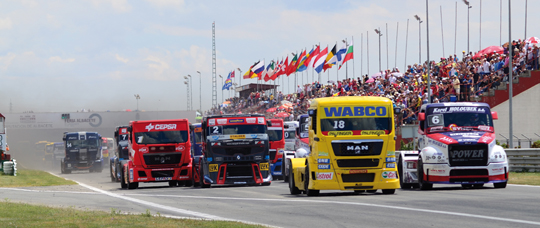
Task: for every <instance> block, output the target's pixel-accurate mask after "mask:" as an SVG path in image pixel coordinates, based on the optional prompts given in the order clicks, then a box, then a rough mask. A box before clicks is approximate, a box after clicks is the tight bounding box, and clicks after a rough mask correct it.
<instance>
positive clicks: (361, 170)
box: [349, 169, 368, 174]
mask: <svg viewBox="0 0 540 228" xmlns="http://www.w3.org/2000/svg"><path fill="white" fill-rule="evenodd" d="M367 172H368V171H367V169H353V170H349V174H357V173H367Z"/></svg>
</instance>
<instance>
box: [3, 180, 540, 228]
mask: <svg viewBox="0 0 540 228" xmlns="http://www.w3.org/2000/svg"><path fill="white" fill-rule="evenodd" d="M107 171H108V169H104V172H103V173H88V172H82V171H81V172H74V173H72V174H60V171H59V170H56V171H53V170H51V173H53V174H55V175H58V176H61V177H65V178H67V179H71V180H74V181H77V182H79V183H80V185H79V186H57V187H35V188H17V189H13V188H0V196H2V199H9V200H11V201H16V202H18V201H20V202H28V203H35V204H46V205H51V206H73V207H75V208H81V209H92V210H104V211H111V208H114V209H115V210H117V211H118V210H120V211H121V212H129V213H137V214H138V213H144V212H145V211H146V210H147V209H149V210H150V211H151V212H152V214H156V213H157V212H159V213H160V214H162V215H169V216H176V217H192V218H203V219H223V220H237V221H243V222H251V223H257V224H265V225H269V226H276V227H396V226H398V227H538V226H540V216H538V215H539V214H540V207H539V204H540V197H539V194H538V193H539V192H540V187H533V186H521V185H508V187H507V188H506V189H494V188H493V186H492V185H491V184H489V185H486V186H484V187H483V188H482V189H462V188H461V187H460V186H458V185H435V186H434V188H435V189H434V190H431V191H420V190H398V191H396V194H394V195H383V194H382V193H381V192H380V191H379V192H377V193H375V194H371V193H362V194H355V193H352V192H340V191H322V192H321V196H318V197H307V196H305V195H299V196H292V195H290V194H289V189H288V184H287V183H285V182H283V181H274V182H272V185H270V186H220V187H212V188H210V189H199V188H195V187H168V185H167V183H166V182H163V183H141V184H140V185H139V188H138V189H135V190H122V189H120V184H119V183H113V182H111V181H110V177H109V174H108V172H107Z"/></svg>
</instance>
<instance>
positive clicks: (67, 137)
mask: <svg viewBox="0 0 540 228" xmlns="http://www.w3.org/2000/svg"><path fill="white" fill-rule="evenodd" d="M62 140H63V141H64V144H65V155H64V158H63V159H62V160H61V161H60V166H61V168H60V171H61V172H62V173H65V174H69V173H71V171H73V170H89V171H90V172H99V173H100V172H101V171H102V170H103V167H102V163H103V158H102V157H101V135H100V134H98V133H97V132H86V131H81V132H66V133H64V136H63V138H62Z"/></svg>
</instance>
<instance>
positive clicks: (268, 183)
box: [261, 182, 272, 186]
mask: <svg viewBox="0 0 540 228" xmlns="http://www.w3.org/2000/svg"><path fill="white" fill-rule="evenodd" d="M270 184H272V182H263V183H262V184H261V185H262V186H270Z"/></svg>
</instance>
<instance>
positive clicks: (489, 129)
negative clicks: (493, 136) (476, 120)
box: [478, 125, 493, 131]
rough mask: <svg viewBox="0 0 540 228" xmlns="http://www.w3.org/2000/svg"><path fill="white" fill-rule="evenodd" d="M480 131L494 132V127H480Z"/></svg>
mask: <svg viewBox="0 0 540 228" xmlns="http://www.w3.org/2000/svg"><path fill="white" fill-rule="evenodd" d="M478 130H480V131H493V127H490V126H483V125H482V126H478Z"/></svg>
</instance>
